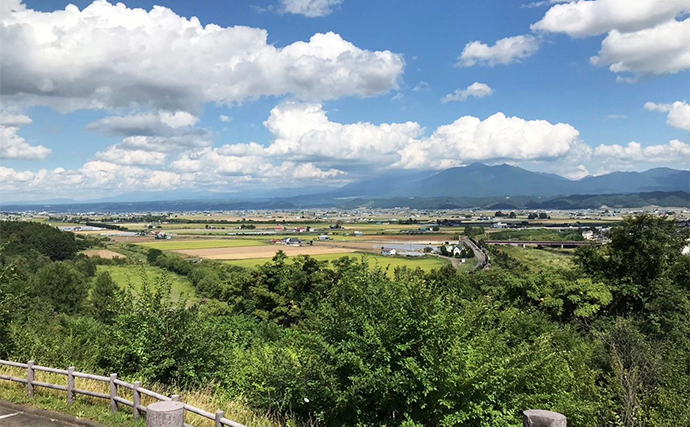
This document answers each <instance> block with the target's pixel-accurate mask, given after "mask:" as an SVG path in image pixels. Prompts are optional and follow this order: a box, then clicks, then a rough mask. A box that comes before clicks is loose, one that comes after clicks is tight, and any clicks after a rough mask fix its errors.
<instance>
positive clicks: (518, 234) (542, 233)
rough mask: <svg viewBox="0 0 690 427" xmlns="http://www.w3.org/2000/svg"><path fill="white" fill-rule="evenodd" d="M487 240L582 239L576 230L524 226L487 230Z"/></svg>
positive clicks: (552, 240) (550, 240) (554, 240)
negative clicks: (519, 228) (518, 228)
mask: <svg viewBox="0 0 690 427" xmlns="http://www.w3.org/2000/svg"><path fill="white" fill-rule="evenodd" d="M487 239H488V240H515V241H528V240H538V241H539V240H540V241H549V242H557V241H571V240H584V238H583V237H582V234H581V233H580V232H579V231H577V230H553V229H544V228H525V229H522V230H502V231H496V232H489V234H488V237H487Z"/></svg>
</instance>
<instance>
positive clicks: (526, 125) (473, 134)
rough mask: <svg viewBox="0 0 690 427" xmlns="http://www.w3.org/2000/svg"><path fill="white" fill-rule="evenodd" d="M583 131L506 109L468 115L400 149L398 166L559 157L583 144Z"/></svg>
mask: <svg viewBox="0 0 690 427" xmlns="http://www.w3.org/2000/svg"><path fill="white" fill-rule="evenodd" d="M579 135H580V133H579V132H578V131H577V130H576V129H575V128H574V127H572V126H571V125H569V124H564V123H557V124H555V125H554V124H551V123H549V122H547V121H545V120H525V119H522V118H519V117H506V116H505V115H504V114H503V113H496V114H494V115H492V116H490V117H488V118H486V119H485V120H481V119H479V118H477V117H472V116H465V117H461V118H459V119H458V120H456V121H455V122H454V123H452V124H449V125H445V126H441V127H439V128H438V129H436V131H435V132H434V133H433V134H432V135H431V137H430V138H427V139H423V140H419V141H414V142H413V143H411V144H409V145H408V146H407V147H405V148H404V149H402V150H400V152H399V155H400V161H399V162H398V163H396V165H395V166H397V167H403V168H415V169H421V168H433V169H445V168H448V167H452V166H458V165H461V164H465V163H467V162H474V161H496V160H549V159H550V160H556V159H559V158H562V157H564V156H566V155H568V154H569V153H570V152H571V150H573V149H574V148H576V147H577V146H578V145H579V144H582V143H581V141H579V139H578V138H579Z"/></svg>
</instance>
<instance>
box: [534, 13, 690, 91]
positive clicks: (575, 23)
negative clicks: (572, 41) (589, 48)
mask: <svg viewBox="0 0 690 427" xmlns="http://www.w3.org/2000/svg"><path fill="white" fill-rule="evenodd" d="M688 13H690V1H689V0H672V1H669V0H646V1H628V0H592V1H584V0H582V1H573V2H570V3H566V4H559V5H555V6H553V7H551V8H550V9H549V10H548V11H547V12H546V14H545V15H544V17H543V18H542V19H541V20H540V21H539V22H537V23H535V24H533V25H532V26H531V28H532V30H533V31H537V32H548V33H563V34H567V35H569V36H571V37H589V36H596V35H600V34H607V36H606V38H604V40H603V42H602V45H601V50H600V51H599V53H598V55H596V56H593V57H592V58H591V59H590V62H591V63H592V64H593V65H597V66H608V67H609V69H610V70H611V71H612V72H614V73H623V72H630V73H633V74H634V75H636V76H637V75H644V74H651V75H655V74H668V73H677V72H679V71H682V70H686V69H690V18H687V14H688ZM684 17H685V19H684V20H682V21H679V20H678V18H684ZM619 77H620V76H619ZM636 80H637V78H636V77H620V78H619V79H618V81H620V82H628V83H630V82H635V81H636Z"/></svg>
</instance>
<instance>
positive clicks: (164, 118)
mask: <svg viewBox="0 0 690 427" xmlns="http://www.w3.org/2000/svg"><path fill="white" fill-rule="evenodd" d="M159 114H160V118H161V122H163V123H165V124H166V125H168V126H170V127H171V128H173V129H177V128H181V127H186V126H194V125H195V124H197V122H198V121H199V118H198V117H196V116H194V115H193V114H189V113H188V112H186V111H176V112H174V113H171V112H168V111H162V112H160V113H159Z"/></svg>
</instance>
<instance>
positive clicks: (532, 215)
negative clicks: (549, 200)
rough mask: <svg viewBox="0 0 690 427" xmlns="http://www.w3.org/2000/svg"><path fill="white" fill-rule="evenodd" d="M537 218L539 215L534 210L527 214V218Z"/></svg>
mask: <svg viewBox="0 0 690 427" xmlns="http://www.w3.org/2000/svg"><path fill="white" fill-rule="evenodd" d="M537 218H539V215H537V214H535V213H534V212H532V213H530V214H529V215H527V219H537Z"/></svg>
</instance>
